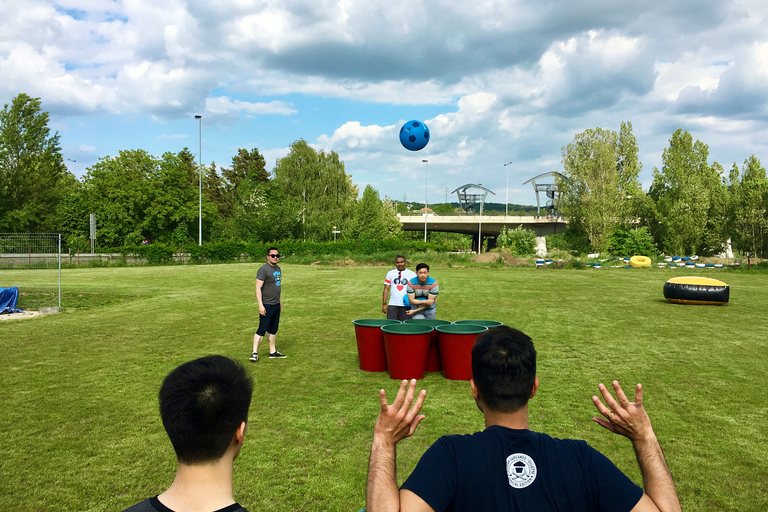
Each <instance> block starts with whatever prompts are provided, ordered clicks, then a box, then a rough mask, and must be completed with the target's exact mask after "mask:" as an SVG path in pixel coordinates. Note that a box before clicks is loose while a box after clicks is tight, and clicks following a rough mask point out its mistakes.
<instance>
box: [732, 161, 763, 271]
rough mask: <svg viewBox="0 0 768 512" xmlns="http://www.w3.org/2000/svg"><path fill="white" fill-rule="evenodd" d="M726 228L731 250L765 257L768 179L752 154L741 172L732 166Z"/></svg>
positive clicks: (735, 166)
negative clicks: (727, 224)
mask: <svg viewBox="0 0 768 512" xmlns="http://www.w3.org/2000/svg"><path fill="white" fill-rule="evenodd" d="M729 181H730V192H731V195H730V207H729V228H730V231H731V232H732V233H733V237H732V239H733V246H734V248H735V249H737V250H739V251H742V252H746V251H749V252H751V253H752V254H754V255H756V256H759V257H762V258H765V257H766V256H768V178H767V177H766V171H765V167H763V166H762V165H761V164H760V160H758V159H757V158H755V155H752V156H750V157H749V158H747V159H746V160H745V161H744V165H743V166H742V169H741V173H739V167H738V166H737V165H736V164H733V168H732V169H731V173H730V177H729Z"/></svg>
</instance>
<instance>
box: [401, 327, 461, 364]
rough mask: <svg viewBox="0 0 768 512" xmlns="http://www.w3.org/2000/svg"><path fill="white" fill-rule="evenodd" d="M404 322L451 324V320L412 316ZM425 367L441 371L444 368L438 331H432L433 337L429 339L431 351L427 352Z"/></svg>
mask: <svg viewBox="0 0 768 512" xmlns="http://www.w3.org/2000/svg"><path fill="white" fill-rule="evenodd" d="M403 323H404V324H415V325H426V326H428V327H437V326H438V325H450V323H451V322H449V321H448V320H436V319H434V318H411V319H410V320H406V321H405V322H403ZM424 369H425V370H426V371H428V372H439V371H440V370H442V369H443V364H442V363H441V362H440V345H439V343H438V341H437V331H432V338H431V339H430V340H429V352H427V364H426V367H425V368H424Z"/></svg>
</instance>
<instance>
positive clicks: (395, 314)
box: [387, 306, 411, 322]
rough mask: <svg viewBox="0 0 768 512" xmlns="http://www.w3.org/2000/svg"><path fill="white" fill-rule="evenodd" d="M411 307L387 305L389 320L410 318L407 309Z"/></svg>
mask: <svg viewBox="0 0 768 512" xmlns="http://www.w3.org/2000/svg"><path fill="white" fill-rule="evenodd" d="M409 309H411V308H410V306H408V307H406V306H387V318H388V319H389V320H400V321H401V322H402V321H403V320H408V319H409V318H411V317H409V316H408V313H407V311H408V310H409Z"/></svg>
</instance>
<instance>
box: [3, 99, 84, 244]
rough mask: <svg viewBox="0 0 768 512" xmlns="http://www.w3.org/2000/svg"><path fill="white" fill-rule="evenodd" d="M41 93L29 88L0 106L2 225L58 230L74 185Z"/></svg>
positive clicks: (31, 229)
mask: <svg viewBox="0 0 768 512" xmlns="http://www.w3.org/2000/svg"><path fill="white" fill-rule="evenodd" d="M60 151H61V148H60V146H59V134H58V133H54V134H53V135H51V132H50V129H49V128H48V113H47V112H43V111H42V109H41V106H40V99H39V98H32V97H30V96H28V95H26V94H24V93H21V94H19V95H17V96H16V97H15V98H13V101H12V102H11V103H10V104H6V105H5V106H4V107H3V110H2V111H0V231H37V232H40V231H54V230H55V229H56V228H57V227H58V217H57V215H56V212H57V208H58V205H59V203H60V202H61V200H62V199H63V198H64V197H65V196H66V195H67V194H68V193H70V192H71V191H72V190H73V188H74V186H75V179H74V177H73V176H72V175H71V174H70V173H68V172H67V168H66V166H65V165H64V162H63V160H62V157H61V153H60Z"/></svg>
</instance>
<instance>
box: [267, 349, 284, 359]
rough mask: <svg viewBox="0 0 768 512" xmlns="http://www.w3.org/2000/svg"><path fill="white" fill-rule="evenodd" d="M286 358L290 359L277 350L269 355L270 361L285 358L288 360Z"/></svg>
mask: <svg viewBox="0 0 768 512" xmlns="http://www.w3.org/2000/svg"><path fill="white" fill-rule="evenodd" d="M286 357H288V356H284V355H283V354H281V353H280V352H278V351H277V350H275V351H274V352H272V353H270V354H269V358H270V359H283V358H286Z"/></svg>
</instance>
